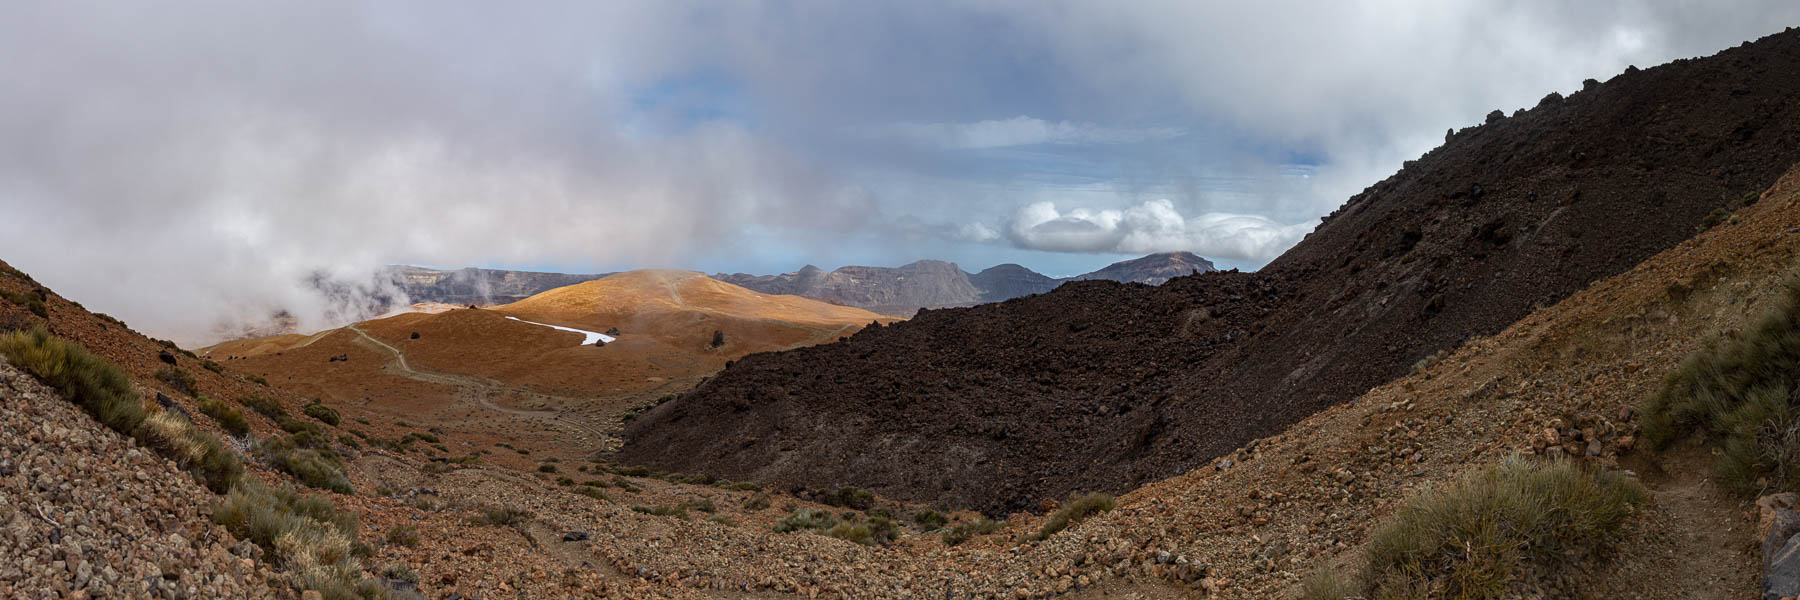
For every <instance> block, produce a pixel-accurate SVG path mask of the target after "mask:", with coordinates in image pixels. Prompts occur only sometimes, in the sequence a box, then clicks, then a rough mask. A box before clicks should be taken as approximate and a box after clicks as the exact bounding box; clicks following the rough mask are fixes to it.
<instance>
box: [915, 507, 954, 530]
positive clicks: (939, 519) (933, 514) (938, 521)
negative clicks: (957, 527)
mask: <svg viewBox="0 0 1800 600" xmlns="http://www.w3.org/2000/svg"><path fill="white" fill-rule="evenodd" d="M913 522H914V523H918V524H919V525H921V526H923V527H925V528H926V529H939V528H942V527H943V526H945V525H949V524H950V517H949V516H948V515H945V514H944V513H941V512H938V511H935V510H931V509H925V510H921V511H919V512H916V513H913Z"/></svg>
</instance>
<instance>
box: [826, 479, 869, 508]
mask: <svg viewBox="0 0 1800 600" xmlns="http://www.w3.org/2000/svg"><path fill="white" fill-rule="evenodd" d="M820 502H822V503H823V504H825V505H827V506H842V507H846V508H854V509H856V510H868V509H869V507H871V506H874V505H875V495H874V494H871V493H869V491H868V490H865V489H861V488H856V487H851V486H847V485H846V486H844V487H842V488H838V491H836V492H832V493H827V494H825V497H824V498H822V499H820Z"/></svg>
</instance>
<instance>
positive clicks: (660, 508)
mask: <svg viewBox="0 0 1800 600" xmlns="http://www.w3.org/2000/svg"><path fill="white" fill-rule="evenodd" d="M687 509H688V503H686V502H680V503H676V504H673V505H670V504H659V505H656V506H633V507H631V510H634V511H637V512H641V513H644V514H646V515H656V516H658V517H675V518H677V519H686V518H687V516H688V515H687Z"/></svg>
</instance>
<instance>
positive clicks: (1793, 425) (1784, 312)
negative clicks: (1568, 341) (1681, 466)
mask: <svg viewBox="0 0 1800 600" xmlns="http://www.w3.org/2000/svg"><path fill="white" fill-rule="evenodd" d="M1796 391H1800V277H1796V278H1793V279H1790V280H1789V281H1788V282H1787V283H1786V285H1784V286H1783V287H1782V290H1781V295H1780V297H1779V298H1778V299H1777V301H1776V304H1775V306H1774V307H1773V308H1771V309H1770V310H1769V312H1767V313H1765V314H1764V315H1763V316H1762V317H1761V319H1759V320H1758V321H1757V322H1756V323H1755V324H1754V325H1753V326H1751V327H1750V328H1749V329H1748V330H1747V331H1744V332H1742V333H1741V334H1734V335H1726V336H1722V337H1718V338H1714V339H1712V340H1709V341H1708V342H1707V343H1706V345H1705V346H1704V347H1703V348H1701V349H1700V350H1698V351H1696V352H1695V353H1693V354H1692V355H1689V356H1688V357H1687V358H1686V359H1684V360H1682V362H1681V365H1680V366H1679V367H1677V368H1676V369H1675V371H1673V372H1671V373H1669V375H1668V376H1667V377H1666V378H1664V380H1663V386H1662V389H1661V391H1659V392H1658V393H1657V394H1656V395H1655V396H1652V397H1651V398H1650V399H1649V400H1648V401H1647V402H1646V403H1645V406H1644V420H1643V423H1642V429H1643V434H1644V441H1645V442H1647V443H1648V444H1650V446H1651V447H1652V448H1656V449H1659V450H1660V449H1664V448H1667V447H1668V446H1669V445H1670V444H1673V443H1674V442H1675V441H1676V440H1679V439H1681V438H1684V437H1686V436H1688V435H1691V434H1694V433H1697V432H1698V433H1703V434H1704V435H1705V436H1706V437H1707V439H1709V440H1711V441H1714V442H1717V443H1719V444H1720V445H1721V446H1723V448H1722V449H1723V454H1722V456H1721V458H1720V463H1719V474H1720V479H1721V480H1723V482H1724V483H1725V484H1726V485H1727V486H1728V487H1730V488H1731V489H1733V490H1734V491H1737V492H1739V493H1742V494H1755V493H1758V492H1761V491H1764V490H1766V489H1768V488H1777V489H1785V490H1794V489H1797V488H1800V419H1795V404H1796V403H1797V402H1800V398H1797V397H1796Z"/></svg>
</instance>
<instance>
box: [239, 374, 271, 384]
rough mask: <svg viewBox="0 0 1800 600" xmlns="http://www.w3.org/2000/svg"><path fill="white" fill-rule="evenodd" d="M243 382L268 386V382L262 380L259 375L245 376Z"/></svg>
mask: <svg viewBox="0 0 1800 600" xmlns="http://www.w3.org/2000/svg"><path fill="white" fill-rule="evenodd" d="M244 380H245V381H248V382H250V383H254V384H256V385H260V386H263V387H268V386H269V380H267V379H263V376H261V375H245V376H244Z"/></svg>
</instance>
